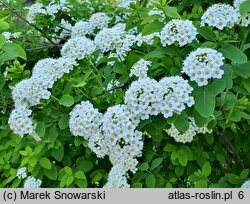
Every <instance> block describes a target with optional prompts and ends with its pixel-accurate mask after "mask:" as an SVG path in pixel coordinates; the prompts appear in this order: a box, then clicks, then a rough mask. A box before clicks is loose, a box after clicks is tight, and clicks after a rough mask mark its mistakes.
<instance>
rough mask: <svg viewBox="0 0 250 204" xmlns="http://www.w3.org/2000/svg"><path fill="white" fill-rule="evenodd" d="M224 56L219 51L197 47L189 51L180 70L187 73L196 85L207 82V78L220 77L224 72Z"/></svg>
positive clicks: (202, 84) (203, 84)
mask: <svg viewBox="0 0 250 204" xmlns="http://www.w3.org/2000/svg"><path fill="white" fill-rule="evenodd" d="M223 60H224V57H223V55H222V54H221V53H220V52H217V51H216V50H214V49H211V48H198V49H197V50H195V51H193V52H191V53H190V54H189V55H188V57H187V58H186V59H185V60H184V62H183V67H182V72H183V73H185V74H187V75H188V76H189V77H190V79H191V80H192V81H195V82H196V83H197V84H198V86H205V85H207V84H208V79H210V78H216V79H220V78H221V77H222V75H223V74H224V71H223V69H221V68H220V67H221V66H222V65H223Z"/></svg>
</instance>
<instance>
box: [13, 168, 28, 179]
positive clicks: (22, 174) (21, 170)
mask: <svg viewBox="0 0 250 204" xmlns="http://www.w3.org/2000/svg"><path fill="white" fill-rule="evenodd" d="M26 170H27V168H26V167H22V168H19V169H18V171H17V173H16V176H17V177H18V178H19V179H24V178H26V177H27V173H26Z"/></svg>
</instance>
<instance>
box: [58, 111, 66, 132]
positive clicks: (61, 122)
mask: <svg viewBox="0 0 250 204" xmlns="http://www.w3.org/2000/svg"><path fill="white" fill-rule="evenodd" d="M58 126H59V128H60V130H64V129H66V128H67V127H68V126H69V115H68V114H63V115H62V116H61V118H60V120H59V121H58Z"/></svg>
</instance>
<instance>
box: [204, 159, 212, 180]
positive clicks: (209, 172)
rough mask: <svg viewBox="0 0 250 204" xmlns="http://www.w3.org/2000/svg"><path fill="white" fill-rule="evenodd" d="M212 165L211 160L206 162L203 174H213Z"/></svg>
mask: <svg viewBox="0 0 250 204" xmlns="http://www.w3.org/2000/svg"><path fill="white" fill-rule="evenodd" d="M211 171H212V169H211V165H210V163H209V162H206V163H205V164H204V165H203V167H202V174H203V175H204V176H206V177H208V176H209V175H210V174H211Z"/></svg>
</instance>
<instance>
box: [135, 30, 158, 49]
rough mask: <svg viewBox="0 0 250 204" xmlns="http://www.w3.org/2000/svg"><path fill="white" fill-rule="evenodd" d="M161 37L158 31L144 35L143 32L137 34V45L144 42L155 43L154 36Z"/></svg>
mask: <svg viewBox="0 0 250 204" xmlns="http://www.w3.org/2000/svg"><path fill="white" fill-rule="evenodd" d="M155 37H160V34H159V33H158V32H154V33H151V34H149V35H144V36H143V35H142V34H141V33H140V34H139V35H138V36H137V45H138V46H141V45H142V44H143V43H145V44H147V45H152V44H153V43H154V38H155Z"/></svg>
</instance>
